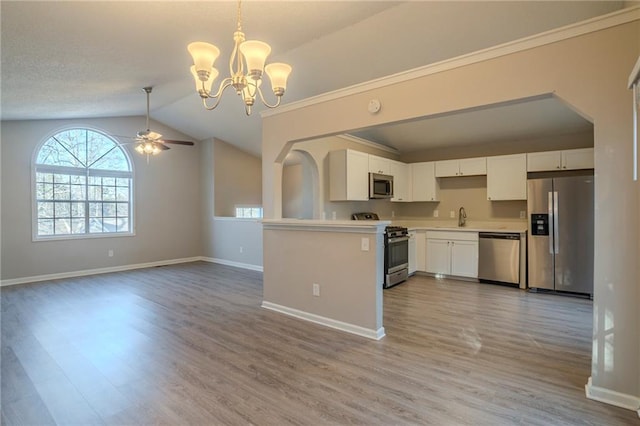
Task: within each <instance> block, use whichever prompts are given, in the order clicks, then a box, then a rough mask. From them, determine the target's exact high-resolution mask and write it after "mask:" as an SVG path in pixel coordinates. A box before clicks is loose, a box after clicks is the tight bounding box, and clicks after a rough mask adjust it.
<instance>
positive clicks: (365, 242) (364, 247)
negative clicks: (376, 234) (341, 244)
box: [360, 237, 369, 251]
mask: <svg viewBox="0 0 640 426" xmlns="http://www.w3.org/2000/svg"><path fill="white" fill-rule="evenodd" d="M360 250H362V251H369V238H368V237H362V240H360Z"/></svg>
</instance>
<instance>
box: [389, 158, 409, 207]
mask: <svg viewBox="0 0 640 426" xmlns="http://www.w3.org/2000/svg"><path fill="white" fill-rule="evenodd" d="M389 164H390V167H389V169H390V174H391V176H393V198H392V199H391V201H411V197H410V195H411V192H410V185H409V183H410V182H409V165H408V164H405V163H401V162H399V161H390V162H389Z"/></svg>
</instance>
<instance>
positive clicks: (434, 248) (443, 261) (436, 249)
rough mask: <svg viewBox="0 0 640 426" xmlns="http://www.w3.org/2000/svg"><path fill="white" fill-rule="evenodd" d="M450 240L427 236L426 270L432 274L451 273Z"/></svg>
mask: <svg viewBox="0 0 640 426" xmlns="http://www.w3.org/2000/svg"><path fill="white" fill-rule="evenodd" d="M449 246H450V242H449V241H447V240H436V239H432V238H427V256H426V259H427V265H426V269H427V272H431V273H432V274H445V275H449V274H451V252H450V247H449Z"/></svg>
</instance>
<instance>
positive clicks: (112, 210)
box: [102, 203, 116, 217]
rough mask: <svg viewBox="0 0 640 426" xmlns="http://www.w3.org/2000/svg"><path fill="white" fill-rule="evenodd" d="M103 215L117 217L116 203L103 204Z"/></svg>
mask: <svg viewBox="0 0 640 426" xmlns="http://www.w3.org/2000/svg"><path fill="white" fill-rule="evenodd" d="M102 215H103V216H104V217H116V203H103V204H102Z"/></svg>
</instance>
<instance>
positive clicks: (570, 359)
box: [1, 262, 640, 426]
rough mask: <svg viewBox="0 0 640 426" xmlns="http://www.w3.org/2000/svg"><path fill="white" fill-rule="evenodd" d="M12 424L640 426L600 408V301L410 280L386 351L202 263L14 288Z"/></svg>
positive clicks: (5, 377)
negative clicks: (265, 298)
mask: <svg viewBox="0 0 640 426" xmlns="http://www.w3.org/2000/svg"><path fill="white" fill-rule="evenodd" d="M1 296H2V326H1V327H2V377H1V382H2V411H1V414H2V423H3V424H6V425H18V424H27V425H36V424H37V425H41V424H54V423H58V424H82V425H84V424H110V425H122V424H168V425H178V424H192V425H209V424H220V425H235V424H257V425H285V424H301V425H323V424H347V423H349V424H352V423H355V424H366V425H376V424H380V425H392V424H421V425H423V424H434V425H458V424H462V425H464V424H472V425H512V424H526V425H545V426H546V425H570V424H571V425H572V424H588V425H629V424H640V421H639V420H638V417H637V414H635V413H634V412H632V411H628V410H623V409H619V408H615V407H611V406H608V405H605V404H601V403H598V402H595V401H590V400H588V399H586V398H585V396H584V384H585V382H586V380H587V378H588V376H589V374H590V354H591V328H592V326H591V322H592V303H591V302H590V301H588V300H584V299H573V298H567V297H561V296H554V295H545V294H533V293H527V292H523V291H521V290H518V289H514V288H508V287H500V286H494V285H487V284H475V283H466V282H458V281H453V280H435V279H433V278H427V277H413V278H411V279H410V280H409V281H408V282H406V283H404V284H402V285H399V286H396V287H394V288H392V289H389V290H385V292H384V326H385V328H386V332H387V337H385V338H384V339H382V340H381V341H372V340H368V339H365V338H361V337H357V336H353V335H350V334H346V333H342V332H339V331H335V330H332V329H329V328H325V327H322V326H318V325H315V324H311V323H308V322H305V321H301V320H297V319H294V318H290V317H287V316H285V315H281V314H278V313H275V312H272V311H269V310H265V309H262V308H260V303H261V301H262V279H261V274H260V273H257V272H252V271H245V270H241V269H236V268H231V267H227V266H221V265H215V264H208V263H204V262H196V263H191V264H183V265H174V266H166V267H161V268H152V269H146V270H136V271H128V272H120V273H114V274H105V275H97V276H91V277H82V278H75V279H66V280H59V281H55V282H50V283H36V284H27V285H21V286H15V287H8V288H3V289H2V290H1Z"/></svg>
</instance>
